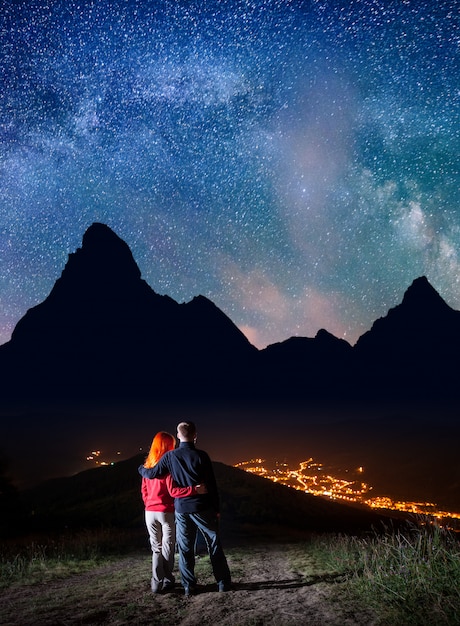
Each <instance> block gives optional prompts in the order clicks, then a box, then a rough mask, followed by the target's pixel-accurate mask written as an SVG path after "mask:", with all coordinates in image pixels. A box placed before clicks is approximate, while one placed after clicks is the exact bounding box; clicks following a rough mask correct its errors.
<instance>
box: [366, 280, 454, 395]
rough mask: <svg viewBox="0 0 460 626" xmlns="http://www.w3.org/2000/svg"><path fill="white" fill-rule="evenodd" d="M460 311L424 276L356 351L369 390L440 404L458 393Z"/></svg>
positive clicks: (416, 281) (371, 331)
mask: <svg viewBox="0 0 460 626" xmlns="http://www.w3.org/2000/svg"><path fill="white" fill-rule="evenodd" d="M459 350H460V312H459V311H455V310H454V309H452V308H451V307H450V306H449V305H448V304H447V303H446V302H445V301H444V300H443V299H442V298H441V296H440V295H439V294H438V293H437V291H436V290H435V289H434V288H433V287H432V286H431V285H430V283H429V282H428V280H427V278H426V277H425V276H422V277H420V278H417V279H416V280H414V282H413V283H412V285H411V286H410V287H409V288H408V289H407V291H406V293H405V294H404V297H403V300H402V302H401V304H399V305H398V306H396V307H394V308H392V309H390V310H389V311H388V314H387V315H386V316H385V317H382V318H380V319H378V320H376V321H375V322H374V324H373V326H372V328H371V329H370V330H369V331H368V332H366V333H364V335H362V336H361V337H360V338H359V339H358V341H357V343H356V345H355V347H354V353H355V355H356V359H357V361H358V362H359V364H360V371H361V375H362V378H363V380H364V381H366V385H367V387H368V389H371V390H375V389H378V388H383V389H387V390H392V393H394V394H397V395H398V396H400V397H404V396H409V397H411V396H418V397H420V398H424V397H426V398H430V397H431V396H433V395H434V397H437V398H438V399H439V400H441V401H442V400H443V399H445V398H452V397H455V396H456V394H457V391H456V390H457V383H456V379H457V372H458V354H459Z"/></svg>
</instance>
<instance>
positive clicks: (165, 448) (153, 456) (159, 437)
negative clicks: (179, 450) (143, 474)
mask: <svg viewBox="0 0 460 626" xmlns="http://www.w3.org/2000/svg"><path fill="white" fill-rule="evenodd" d="M175 447H176V439H175V438H174V437H173V435H170V434H169V433H165V432H159V433H157V434H156V435H155V437H154V438H153V441H152V445H151V446H150V452H149V454H148V457H147V458H146V460H145V463H144V467H154V466H155V465H156V464H157V463H158V461H159V460H160V459H161V457H162V456H163V454H164V453H165V452H169V450H174V448H175Z"/></svg>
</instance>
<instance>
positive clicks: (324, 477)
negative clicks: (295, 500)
mask: <svg viewBox="0 0 460 626" xmlns="http://www.w3.org/2000/svg"><path fill="white" fill-rule="evenodd" d="M235 467H239V468H240V469H243V470H244V471H246V472H250V473H251V474H257V475H259V476H262V477H263V478H268V479H269V480H271V481H273V482H275V483H280V484H282V485H285V486H286V487H291V488H293V489H297V490H298V491H305V492H307V493H310V494H312V495H315V496H323V497H327V498H330V499H332V500H343V501H346V502H356V503H359V504H363V505H366V506H368V507H371V508H373V509H388V510H393V511H401V512H404V513H415V514H418V515H426V516H430V517H434V518H436V519H437V520H439V521H443V522H448V521H449V520H459V519H460V513H452V512H447V511H439V510H438V507H437V505H436V504H434V503H432V502H398V501H395V500H392V499H391V498H389V497H384V496H378V497H374V498H369V492H370V491H372V487H371V486H370V485H368V484H367V483H365V482H362V481H361V480H360V479H358V478H356V479H355V480H345V479H343V478H337V477H336V476H333V475H331V474H327V473H325V472H324V466H323V465H322V464H321V463H316V462H314V461H313V459H312V458H310V459H308V460H307V461H302V462H301V463H299V466H298V468H297V469H294V470H291V469H289V467H288V465H287V464H286V463H278V462H276V461H274V462H272V463H271V464H269V463H268V462H267V461H266V460H265V459H251V460H250V461H242V462H240V463H237V464H236V465H235ZM344 471H345V473H350V474H353V473H354V474H355V475H356V476H360V475H362V474H363V473H364V467H362V466H359V467H357V468H356V469H355V470H354V471H352V472H349V470H344Z"/></svg>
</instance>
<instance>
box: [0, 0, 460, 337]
mask: <svg viewBox="0 0 460 626" xmlns="http://www.w3.org/2000/svg"><path fill="white" fill-rule="evenodd" d="M459 6H460V2H459V1H458V0H450V1H443V0H437V1H433V2H427V1H426V0H406V1H404V0H400V1H382V0H361V1H356V0H355V1H353V0H347V1H346V2H345V1H343V2H332V1H330V2H326V1H322V0H317V1H311V2H308V1H304V2H301V1H294V0H285V1H279V0H265V1H263V0H251V1H250V0H239V1H231V2H230V1H226V0H223V1H221V2H206V1H204V0H203V1H200V2H193V1H185V0H171V1H162V0H155V1H152V2H146V1H141V0H137V1H136V0H109V1H108V2H102V0H101V1H99V0H93V2H88V1H86V0H81V1H74V0H61V1H59V2H53V1H52V0H50V1H49V2H45V1H44V0H41V1H39V0H37V1H35V2H21V1H15V0H3V2H2V9H1V12H0V46H1V63H0V72H1V81H0V89H1V91H0V184H1V194H0V268H1V269H0V343H3V342H5V341H7V340H8V339H9V338H10V335H11V331H12V330H13V328H14V326H15V324H16V323H17V321H18V320H19V319H20V318H21V317H22V316H23V315H24V314H25V312H26V310H27V309H28V308H30V307H31V306H34V305H36V304H38V303H39V302H41V301H43V300H44V299H45V297H46V296H47V295H48V293H49V292H50V290H51V288H52V286H53V284H54V282H55V281H56V279H57V278H58V277H59V276H60V274H61V272H62V270H63V268H64V266H65V263H66V261H67V255H68V254H69V253H71V252H73V251H75V249H76V248H77V247H79V246H80V245H81V240H82V236H83V233H84V232H85V230H86V229H87V228H88V226H90V224H91V223H93V222H95V221H99V222H103V223H106V224H108V225H109V226H110V227H111V228H112V229H113V230H114V231H115V232H116V233H117V234H118V235H119V236H120V237H121V238H122V239H124V240H125V241H126V242H127V243H128V245H129V246H130V248H131V250H132V252H133V254H134V258H135V260H136V262H137V263H138V265H139V267H140V269H141V272H142V276H143V278H144V279H145V280H146V281H147V282H148V284H149V285H150V286H151V287H152V288H153V289H154V290H155V291H156V292H157V293H161V294H168V295H169V296H171V297H173V298H174V299H175V300H177V301H178V302H184V301H189V300H190V299H191V298H192V297H193V296H195V295H198V294H203V295H205V296H207V297H208V298H210V299H211V300H212V301H213V302H214V303H215V304H216V305H217V306H218V307H219V308H221V309H222V310H223V311H224V312H225V313H226V314H227V315H228V316H229V317H230V318H231V319H232V320H233V321H234V322H235V323H236V324H237V325H238V326H239V327H240V328H241V329H242V330H243V331H244V332H245V333H246V335H247V336H248V338H249V339H250V341H251V342H252V343H254V344H255V345H257V346H258V347H264V346H265V345H267V344H269V343H273V342H276V341H282V340H284V339H287V338H288V337H290V336H292V335H301V336H314V335H315V334H316V332H317V331H318V329H320V328H326V329H327V330H329V331H330V332H332V333H333V334H334V335H336V336H337V337H344V338H345V339H347V340H348V341H349V342H350V343H354V342H355V341H356V340H357V338H358V337H359V336H360V335H361V334H363V332H365V331H366V330H368V329H369V328H370V326H371V324H372V322H373V321H374V320H375V319H376V318H378V317H380V316H382V315H385V314H386V312H387V311H388V309H389V308H390V307H393V306H395V305H396V304H398V303H399V302H400V301H401V299H402V296H403V293H404V291H405V290H406V289H407V287H408V286H409V285H410V284H411V282H412V281H413V280H414V279H415V278H417V277H418V276H421V275H426V276H427V277H428V279H429V281H430V282H431V284H432V285H433V286H434V287H435V289H437V291H438V292H439V293H440V294H441V296H442V297H443V298H444V299H445V300H446V302H447V303H448V304H450V305H451V306H452V307H454V308H456V309H460V272H459V269H460V268H459V266H460V203H459V199H460V192H459V188H460V176H459V160H458V157H459V152H460V151H459V147H460V146H459V143H460V142H459V134H460V120H459V100H460V81H459V78H460V71H459V44H460V20H459V14H460V11H459Z"/></svg>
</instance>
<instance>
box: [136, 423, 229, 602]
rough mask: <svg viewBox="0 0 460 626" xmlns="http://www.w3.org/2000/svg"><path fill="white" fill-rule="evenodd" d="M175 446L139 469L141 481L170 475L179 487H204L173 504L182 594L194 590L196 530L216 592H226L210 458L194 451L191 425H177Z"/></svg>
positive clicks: (194, 432) (225, 577)
mask: <svg viewBox="0 0 460 626" xmlns="http://www.w3.org/2000/svg"><path fill="white" fill-rule="evenodd" d="M177 438H178V439H179V441H180V444H179V447H178V448H176V449H175V450H171V451H170V452H166V454H164V455H163V456H162V457H161V459H160V460H159V462H158V463H157V465H155V467H152V468H148V469H147V468H145V467H144V466H143V465H141V466H140V467H139V474H140V475H141V476H143V477H145V478H160V477H161V476H166V475H167V474H171V476H172V478H173V480H174V482H175V483H176V484H177V485H179V486H181V487H192V486H193V485H198V484H205V485H206V488H207V493H206V494H204V495H193V496H187V497H185V498H176V499H175V501H174V506H175V513H176V533H177V545H178V547H179V570H180V573H181V579H182V585H183V586H184V590H185V595H186V596H190V595H193V594H194V593H195V591H196V578H195V540H196V535H197V531H198V529H199V530H200V531H201V533H202V534H203V536H204V538H205V540H206V545H207V548H208V552H209V556H210V559H211V565H212V571H213V574H214V577H215V579H216V581H217V586H218V590H219V591H228V590H229V589H230V585H231V576H230V570H229V568H228V564H227V559H226V558H225V554H224V551H223V549H222V545H221V542H220V537H219V525H218V521H219V494H218V492H217V485H216V479H215V476H214V470H213V467H212V463H211V459H210V458H209V456H208V455H207V453H206V452H204V451H203V450H197V449H196V448H195V441H196V428H195V424H194V423H193V422H181V423H180V424H178V426H177Z"/></svg>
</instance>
